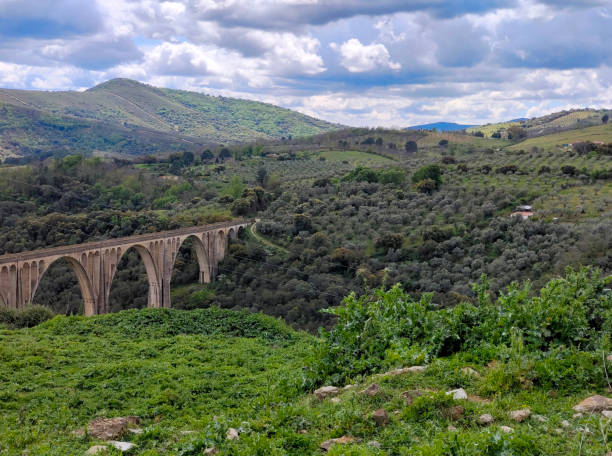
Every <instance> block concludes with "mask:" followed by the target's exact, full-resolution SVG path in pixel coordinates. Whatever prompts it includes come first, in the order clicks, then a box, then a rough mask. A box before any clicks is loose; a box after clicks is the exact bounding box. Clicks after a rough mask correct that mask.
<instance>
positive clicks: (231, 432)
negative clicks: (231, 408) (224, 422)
mask: <svg viewBox="0 0 612 456" xmlns="http://www.w3.org/2000/svg"><path fill="white" fill-rule="evenodd" d="M225 438H226V439H227V440H238V439H239V438H240V436H239V435H238V430H237V429H234V428H229V429H228V430H227V433H226V434H225Z"/></svg>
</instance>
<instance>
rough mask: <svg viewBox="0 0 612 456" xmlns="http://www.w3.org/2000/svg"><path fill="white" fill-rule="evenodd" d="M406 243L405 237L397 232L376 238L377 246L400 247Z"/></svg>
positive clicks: (394, 248) (386, 247)
mask: <svg viewBox="0 0 612 456" xmlns="http://www.w3.org/2000/svg"><path fill="white" fill-rule="evenodd" d="M403 243H404V237H403V236H402V235H401V234H397V233H386V234H383V235H382V236H381V237H379V238H378V239H377V240H376V244H375V245H376V247H378V248H383V249H387V250H388V249H393V250H397V249H399V248H400V247H401V246H402V244H403Z"/></svg>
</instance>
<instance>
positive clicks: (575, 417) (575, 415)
mask: <svg viewBox="0 0 612 456" xmlns="http://www.w3.org/2000/svg"><path fill="white" fill-rule="evenodd" d="M582 417H583V415H582V413H574V414H573V415H572V418H574V419H575V420H577V419H578V418H582Z"/></svg>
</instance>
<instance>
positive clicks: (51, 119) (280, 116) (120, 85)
mask: <svg viewBox="0 0 612 456" xmlns="http://www.w3.org/2000/svg"><path fill="white" fill-rule="evenodd" d="M0 117H2V119H3V122H0V159H2V157H9V156H43V157H44V156H48V155H65V154H69V153H75V152H84V153H90V152H94V151H100V152H112V153H119V154H145V153H146V154H149V153H156V152H172V151H181V150H201V148H202V147H204V146H206V145H212V144H237V143H243V142H250V141H254V140H257V139H281V138H283V137H287V138H288V137H296V138H297V137H302V136H310V135H316V134H319V133H325V132H328V131H332V130H337V129H339V128H341V126H340V125H336V124H332V123H329V122H325V121H323V120H319V119H315V118H314V117H310V116H307V115H304V114H301V113H298V112H296V111H292V110H290V109H286V108H281V107H278V106H274V105H271V104H267V103H261V102H258V101H252V100H245V99H238V98H228V97H217V96H210V95H205V94H203V93H198V92H189V91H185V90H174V89H165V88H158V87H153V86H150V85H147V84H143V83H141V82H138V81H134V80H131V79H111V80H109V81H106V82H103V83H101V84H99V85H97V86H95V87H92V88H91V89H88V90H86V91H84V92H75V91H65V92H43V91H34V90H9V89H0Z"/></svg>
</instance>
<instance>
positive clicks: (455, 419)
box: [0, 270, 612, 456]
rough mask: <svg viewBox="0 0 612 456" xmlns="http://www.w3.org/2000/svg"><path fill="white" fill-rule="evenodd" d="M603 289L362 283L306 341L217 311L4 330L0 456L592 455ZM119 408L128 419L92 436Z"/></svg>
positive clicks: (592, 284) (578, 275)
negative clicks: (438, 289) (494, 294)
mask: <svg viewBox="0 0 612 456" xmlns="http://www.w3.org/2000/svg"><path fill="white" fill-rule="evenodd" d="M607 286H609V280H606V279H603V278H602V277H601V276H599V275H598V274H597V273H594V272H593V271H589V270H582V271H576V272H573V271H569V272H568V273H567V275H566V277H564V278H558V279H555V280H554V281H551V282H550V283H549V284H548V285H547V286H546V289H544V290H542V291H541V292H540V293H538V294H537V296H536V297H533V298H528V297H526V296H525V293H526V291H525V290H526V288H521V287H518V286H517V287H515V288H513V289H512V290H510V291H509V292H508V293H507V294H506V295H505V296H503V297H501V298H500V299H498V300H495V301H492V300H490V298H489V297H488V294H487V290H486V281H485V280H482V281H481V283H479V285H478V286H477V289H478V290H479V302H478V306H476V305H472V304H469V303H464V304H462V305H460V306H457V307H456V308H454V309H447V310H437V309H435V308H434V307H433V306H431V305H430V303H429V301H428V298H427V297H426V296H425V297H423V298H422V299H420V300H417V301H415V300H413V299H412V298H411V297H410V296H409V295H407V294H405V293H404V292H403V291H402V290H401V288H399V287H393V288H391V289H389V290H384V289H377V290H371V292H369V294H367V295H365V296H364V297H363V298H360V299H357V298H355V297H354V296H353V297H348V298H347V299H346V300H345V301H344V303H343V306H341V307H339V308H338V309H336V310H335V311H334V313H336V314H337V316H338V319H339V322H338V325H337V326H336V327H335V328H334V329H332V330H331V331H330V332H326V333H323V334H322V335H321V336H319V337H316V338H315V337H312V336H308V335H306V334H303V333H298V332H295V331H293V330H291V329H290V328H288V327H286V326H284V325H283V324H282V323H280V322H278V321H277V320H274V319H271V318H270V317H265V316H262V315H257V314H250V313H248V312H233V311H227V310H220V309H214V308H212V309H200V310H195V311H189V312H187V311H177V310H171V309H147V310H143V311H136V310H132V311H124V312H120V313H117V314H111V315H103V316H95V317H87V318H85V317H56V318H54V319H53V320H50V321H48V322H46V323H43V324H41V325H39V326H37V327H34V328H31V329H25V330H7V329H5V330H1V329H0V386H2V389H0V454H7V455H19V454H28V455H30V456H59V455H61V456H73V455H83V454H86V453H85V452H86V451H87V450H88V449H89V448H92V447H95V446H105V447H107V448H110V446H111V444H112V443H111V442H109V440H113V441H117V440H119V441H122V442H124V444H131V445H134V447H133V448H132V449H131V451H130V453H129V454H132V455H142V456H145V455H146V456H156V455H169V456H195V455H202V454H219V455H227V456H230V455H231V456H253V455H261V456H264V455H266V456H267V455H271V456H284V455H291V456H307V455H320V454H325V452H324V451H327V454H328V455H330V456H341V455H345V456H350V455H354V456H394V455H403V454H406V455H408V454H410V455H418V456H434V455H436V456H438V455H449V456H451V455H456V454H461V455H465V456H479V455H517V456H518V455H521V456H523V455H530V456H544V455H546V456H561V455H566V454H592V455H603V454H605V452H606V451H608V450H609V449H610V446H611V445H612V440H611V434H610V430H611V429H610V426H611V424H610V423H611V422H610V419H606V418H605V416H604V415H603V414H602V413H601V410H602V408H603V409H606V408H612V404H608V405H607V406H606V405H605V404H604V405H603V406H601V404H600V407H599V408H593V409H589V408H586V409H581V412H578V413H576V412H577V411H576V409H575V407H576V406H577V404H579V403H581V402H582V401H583V400H584V399H585V398H587V397H590V396H593V395H595V394H600V395H601V394H603V395H609V392H610V391H609V390H606V388H608V386H607V384H606V370H609V369H611V368H612V357H611V356H610V345H609V343H610V340H609V337H610V333H609V330H610V324H611V323H612V320H611V318H612V314H610V311H611V310H612V307H611V306H612V296H611V295H610V294H609V293H607V291H606V287H607ZM510 314H511V315H515V319H514V320H511V319H509V318H508V315H510ZM408 315H409V316H410V318H404V317H405V316H408ZM0 317H2V313H1V312H0ZM0 321H1V319H0ZM570 321H571V323H570ZM449 328H452V331H449ZM606 358H607V359H606ZM408 366H412V367H410V368H408ZM321 385H327V388H323V389H317V390H315V388H317V387H319V386H321ZM313 390H315V391H314V394H313ZM602 400H603V401H605V400H606V399H601V398H600V402H601V401H602ZM585 407H586V406H585ZM115 417H134V418H132V419H130V424H129V425H127V426H121V427H115V429H114V431H112V433H111V427H110V426H109V427H107V428H106V430H107V432H109V434H108V435H107V436H102V435H101V434H100V433H99V432H100V431H99V429H100V428H99V426H96V425H95V421H94V420H97V419H103V418H115ZM587 429H588V430H587ZM107 453H108V454H111V455H113V454H117V455H118V454H120V452H119V451H117V450H114V449H110V450H108V451H107ZM89 454H92V453H91V452H90V453H89Z"/></svg>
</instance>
